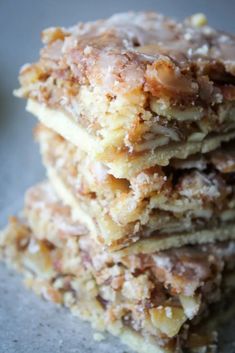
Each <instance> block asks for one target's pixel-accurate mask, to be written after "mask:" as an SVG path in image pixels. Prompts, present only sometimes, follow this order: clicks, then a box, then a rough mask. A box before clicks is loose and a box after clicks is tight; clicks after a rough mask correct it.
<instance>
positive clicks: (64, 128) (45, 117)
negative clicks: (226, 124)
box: [26, 99, 235, 179]
mask: <svg viewBox="0 0 235 353" xmlns="http://www.w3.org/2000/svg"><path fill="white" fill-rule="evenodd" d="M26 109H27V110H28V111H29V112H31V113H32V114H34V115H36V116H37V118H38V119H39V120H40V121H41V123H43V124H44V125H45V126H47V127H48V128H50V129H52V130H54V131H55V132H57V133H58V134H60V135H61V136H63V137H64V138H65V139H66V140H68V141H70V142H71V143H73V144H74V145H76V146H78V147H79V148H81V149H82V150H84V151H85V152H87V153H89V154H90V155H91V156H92V157H93V158H97V159H99V160H100V161H102V162H104V163H105V164H106V165H107V166H108V167H109V169H110V173H111V174H112V175H114V176H115V177H116V178H127V179H129V178H131V177H133V176H135V175H136V174H138V173H140V172H141V171H142V170H144V169H147V168H150V167H152V166H154V165H161V166H165V165H168V163H169V160H170V159H171V158H173V157H175V158H180V159H185V158H187V157H188V156H189V155H191V154H194V153H197V152H201V153H207V152H209V151H212V150H214V149H216V148H217V147H219V146H220V145H221V143H222V142H226V141H230V140H231V139H232V138H234V137H235V131H234V130H232V131H230V132H227V133H223V134H220V135H218V134H217V135H214V136H210V137H209V136H208V137H206V138H205V139H204V140H202V141H188V142H178V143H176V142H174V143H171V144H170V145H165V146H162V147H158V148H156V150H154V151H153V150H151V151H149V152H146V153H144V154H140V155H133V156H132V155H130V156H129V155H128V154H126V153H123V154H120V153H117V156H115V161H113V162H110V161H108V160H107V156H106V154H107V153H106V152H105V151H103V146H102V142H101V141H99V140H98V138H96V137H94V136H91V135H89V133H88V132H87V131H86V130H85V129H84V128H83V127H82V126H81V125H79V124H78V123H77V122H75V121H73V120H72V118H70V117H69V116H68V114H65V113H63V112H62V111H59V110H54V109H51V108H48V107H46V106H45V105H43V104H40V103H38V102H36V101H33V100H31V99H29V100H28V103H27V107H26Z"/></svg>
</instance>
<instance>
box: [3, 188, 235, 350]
mask: <svg viewBox="0 0 235 353" xmlns="http://www.w3.org/2000/svg"><path fill="white" fill-rule="evenodd" d="M0 253H1V257H2V258H3V259H4V260H5V261H6V262H7V263H9V264H11V265H13V266H14V267H15V268H16V269H17V270H19V271H21V272H23V274H24V276H25V282H26V284H27V285H28V286H29V287H31V288H32V289H33V290H34V291H35V292H36V293H37V294H39V295H42V296H43V297H44V298H46V299H49V300H52V301H54V302H56V303H60V304H64V305H65V306H67V307H69V308H70V309H71V311H72V312H73V313H74V314H76V315H79V316H80V317H82V318H84V319H87V320H89V321H91V323H92V325H93V326H94V327H95V328H96V329H98V330H107V331H109V332H111V333H112V334H114V335H116V336H120V337H121V339H122V340H123V341H124V342H125V343H126V344H128V345H129V346H130V347H131V348H133V349H134V350H135V351H138V352H141V353H147V352H148V353H163V352H164V353H174V352H181V351H182V349H183V350H184V352H185V351H190V352H199V349H203V352H212V350H213V347H214V345H213V343H214V341H213V340H214V335H213V334H212V332H210V334H208V333H207V332H204V331H203V334H201V333H198V331H197V325H198V323H199V322H201V320H204V319H205V318H206V317H208V315H209V314H210V312H211V308H212V307H213V305H214V304H215V303H216V305H217V307H218V305H220V304H221V303H222V302H223V301H224V300H225V299H226V301H227V302H228V298H229V297H231V294H232V293H234V292H233V291H234V290H235V281H234V277H235V272H234V270H235V256H234V255H235V242H234V241H227V242H220V243H217V244H208V245H203V246H199V245H197V246H185V247H182V248H179V249H170V250H167V251H162V252H154V253H152V254H148V255H147V254H138V255H130V256H124V257H122V256H120V255H119V254H110V253H108V252H106V251H104V250H103V249H102V248H101V247H100V246H99V245H97V244H95V243H94V240H93V239H92V237H91V236H90V235H89V233H88V231H87V229H86V228H85V227H84V226H83V225H82V224H80V223H78V222H77V221H73V219H72V214H71V211H70V209H69V207H67V206H64V205H63V204H62V203H61V202H60V201H59V200H58V199H57V197H56V196H55V194H54V192H53V190H52V189H51V186H50V185H49V184H48V183H42V184H40V185H38V186H36V187H34V188H32V189H30V190H29V191H28V193H27V196H26V205H25V220H22V219H17V218H12V219H11V220H10V222H9V225H8V226H7V228H6V229H5V230H4V231H2V233H1V234H0Z"/></svg>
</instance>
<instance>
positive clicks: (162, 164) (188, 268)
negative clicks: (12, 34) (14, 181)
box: [0, 13, 235, 353]
mask: <svg viewBox="0 0 235 353" xmlns="http://www.w3.org/2000/svg"><path fill="white" fill-rule="evenodd" d="M42 40H43V43H44V47H43V49H42V50H41V52H40V59H39V60H38V62H36V63H33V64H27V65H25V66H24V67H23V68H22V70H21V72H20V84H21V87H20V88H19V89H18V90H17V91H16V92H15V93H16V95H17V96H19V97H24V98H27V110H28V111H29V112H31V113H33V114H34V115H36V116H37V118H38V120H39V125H38V126H37V127H36V130H35V137H36V140H37V141H38V143H39V146H40V150H41V155H42V159H43V163H44V165H45V167H46V170H47V175H48V180H47V181H45V182H42V183H41V184H39V185H36V186H34V187H32V188H31V189H30V190H28V191H27V192H26V197H25V205H24V211H23V215H22V216H20V217H18V218H16V217H12V218H11V219H10V222H9V225H8V226H7V228H6V229H5V230H4V231H3V232H2V233H1V240H0V246H1V253H2V257H3V259H5V260H6V261H7V262H8V263H10V264H13V265H14V266H15V267H16V269H18V270H20V271H22V272H23V274H24V276H25V282H26V283H27V285H28V286H30V287H31V288H32V289H33V290H34V291H35V292H36V293H38V294H40V295H42V296H43V297H44V298H46V299H50V300H52V301H54V302H56V303H61V304H64V305H65V306H67V307H69V308H70V309H71V310H72V312H73V313H75V314H77V315H79V316H80V317H82V318H85V319H87V320H89V321H91V322H92V325H93V326H94V327H95V328H96V329H97V330H108V331H109V332H111V333H113V334H114V335H117V336H120V337H121V339H122V340H123V341H124V342H125V343H127V344H128V345H129V346H130V347H132V348H133V349H134V350H135V351H138V352H141V353H174V352H181V351H183V352H191V351H192V352H199V351H200V352H212V351H214V349H215V345H214V343H215V335H214V329H213V328H212V326H213V325H212V324H211V325H212V326H210V329H209V330H208V331H206V330H205V329H204V325H205V327H206V322H207V323H208V322H209V321H210V320H209V319H210V318H211V317H212V315H213V308H214V307H215V306H216V311H217V312H218V309H219V308H223V309H222V311H223V316H224V315H225V314H224V310H225V309H224V303H225V302H226V307H227V308H228V307H229V310H230V311H231V309H232V301H233V300H232V298H233V294H234V291H235V149H234V147H233V146H235V145H234V144H233V142H232V140H233V139H234V138H235V49H234V48H235V37H233V36H232V35H228V34H226V33H222V32H218V31H216V30H214V29H213V28H211V27H209V26H208V25H207V23H206V18H205V17H204V16H203V15H200V14H199V15H195V16H192V17H191V18H188V19H186V20H185V21H184V22H183V23H177V22H175V21H173V20H172V19H169V18H166V17H164V16H162V15H159V14H157V13H127V14H121V15H115V16H113V17H111V18H109V19H107V20H100V21H96V22H88V23H79V24H78V25H76V26H74V27H71V28H67V29H66V28H49V29H47V30H45V31H44V32H43V33H42ZM206 318H207V321H205V319H206ZM208 318H209V319H208ZM204 322H205V323H204ZM211 322H212V321H211ZM214 323H215V320H213V324H214ZM207 326H208V324H207ZM202 328H203V329H202Z"/></svg>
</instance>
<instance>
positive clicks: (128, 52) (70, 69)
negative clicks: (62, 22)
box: [16, 12, 235, 178]
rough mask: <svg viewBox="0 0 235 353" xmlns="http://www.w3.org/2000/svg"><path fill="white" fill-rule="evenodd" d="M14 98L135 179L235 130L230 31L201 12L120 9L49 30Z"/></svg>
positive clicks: (234, 42)
mask: <svg viewBox="0 0 235 353" xmlns="http://www.w3.org/2000/svg"><path fill="white" fill-rule="evenodd" d="M42 40H43V43H44V44H45V46H44V48H43V49H42V50H41V54H40V59H39V61H38V62H36V63H34V64H28V65H25V66H24V67H23V68H22V70H21V73H20V83H21V88H20V89H18V90H17V91H16V94H17V95H18V96H20V97H26V98H28V110H29V111H31V112H32V113H34V114H35V115H36V116H38V118H39V119H40V120H41V121H42V122H43V124H45V125H46V126H47V127H49V128H52V129H54V130H55V131H56V132H58V133H59V134H61V135H62V136H63V137H65V138H66V139H68V140H70V142H72V143H74V144H75V145H77V146H78V147H80V148H81V149H83V150H85V151H86V152H88V153H89V154H90V155H92V156H94V158H96V159H98V160H100V161H101V162H103V163H104V164H105V165H106V166H107V167H108V168H109V170H110V173H111V174H113V175H114V176H115V177H119V178H131V177H133V176H134V175H136V174H138V173H139V172H141V171H142V170H143V169H147V168H150V167H152V166H154V165H161V166H166V165H167V164H168V163H169V160H170V159H171V158H172V157H176V158H181V159H184V158H186V157H187V156H189V155H191V154H193V153H197V152H202V153H205V152H208V151H210V150H212V149H215V148H217V147H218V146H219V145H220V144H221V142H222V141H228V140H230V139H231V138H234V137H235V36H233V35H229V34H226V33H223V32H219V31H216V30H215V29H213V28H211V27H209V26H208V25H207V24H206V18H205V17H204V16H203V15H194V16H192V17H190V18H188V19H186V20H185V21H184V22H182V23H178V22H175V21H174V20H172V19H169V18H166V17H164V16H162V15H160V14H157V13H153V12H149V13H148V12H147V13H125V14H119V15H115V16H112V17H111V18H109V19H107V20H100V21H95V22H88V23H79V24H77V25H76V26H74V27H71V28H68V29H65V28H49V29H47V30H45V31H44V32H43V33H42Z"/></svg>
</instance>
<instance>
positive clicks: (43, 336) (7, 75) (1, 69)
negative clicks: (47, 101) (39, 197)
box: [0, 0, 235, 353]
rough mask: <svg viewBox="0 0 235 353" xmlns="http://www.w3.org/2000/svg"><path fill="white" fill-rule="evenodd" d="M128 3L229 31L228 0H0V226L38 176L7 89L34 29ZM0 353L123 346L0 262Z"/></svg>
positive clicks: (27, 122) (26, 130)
mask: <svg viewBox="0 0 235 353" xmlns="http://www.w3.org/2000/svg"><path fill="white" fill-rule="evenodd" d="M127 10H157V11H159V12H162V13H164V14H166V15H170V16H173V17H175V18H178V19H182V18H184V17H186V16H188V15H190V14H192V13H195V12H204V13H205V14H206V15H207V16H208V18H209V20H210V23H211V24H212V25H213V26H216V27H217V28H220V29H223V30H227V31H231V32H234V33H235V21H234V13H235V1H234V0H227V1H226V0H224V1H221V0H206V1H205V0H197V1H189V0H177V1H170V0H164V1H162V0H119V1H116V0H105V1H104V0H100V1H98V0H97V1H92V0H86V1H79V0H67V1H65V0H62V1H61V0H47V1H46V0H40V1H33V0H18V1H17V0H0V162H1V163H0V226H1V227H3V226H4V225H5V224H6V222H7V217H8V216H9V215H12V214H16V213H17V212H18V211H19V210H20V208H21V206H22V204H23V195H24V192H25V190H26V189H27V188H28V187H29V186H30V185H32V184H34V183H36V182H37V181H39V180H41V179H42V178H44V170H43V167H42V166H41V162H40V158H39V152H38V148H37V146H36V145H35V144H34V142H33V138H32V130H33V126H34V125H35V121H34V119H33V118H32V117H30V116H29V114H28V113H26V112H25V110H24V106H25V102H22V101H20V100H18V99H16V98H14V97H13V96H12V91H13V89H14V88H16V87H17V86H18V82H17V75H18V71H19V68H20V66H21V65H22V64H24V63H26V62H31V61H34V60H36V59H37V57H38V50H39V48H40V46H41V43H40V35H39V34H40V32H41V30H42V29H43V28H45V27H49V26H56V25H63V26H70V25H72V24H74V23H76V22H78V21H87V20H94V19H97V18H104V17H107V16H109V15H111V14H113V13H115V12H123V11H127ZM0 298H1V300H0V353H34V352H41V353H59V352H62V353H83V352H84V353H88V352H94V351H96V352H102V353H110V352H111V351H112V352H113V353H121V352H127V349H126V348H123V346H121V344H120V343H119V342H118V340H116V339H115V338H111V337H110V336H108V335H107V340H106V341H103V342H100V343H97V342H94V341H93V338H92V337H93V333H92V330H91V329H90V326H89V325H88V324H86V323H84V322H80V321H79V320H78V319H77V318H74V317H73V316H71V315H70V314H69V313H68V312H67V311H66V310H65V309H63V308H58V307H57V306H55V305H53V304H50V303H46V302H44V301H42V300H40V299H38V298H37V297H35V296H34V295H33V294H32V293H31V292H29V291H28V290H26V289H25V288H24V287H23V286H22V284H21V280H20V277H19V276H17V275H15V274H14V273H13V272H12V271H9V270H7V269H6V268H5V267H4V265H0ZM222 331H223V332H222V334H221V339H222V346H221V348H220V352H219V353H234V352H235V346H234V345H233V343H232V341H233V339H234V335H233V333H234V331H235V324H234V325H233V324H232V323H231V324H229V325H226V326H225V327H223V330H222Z"/></svg>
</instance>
